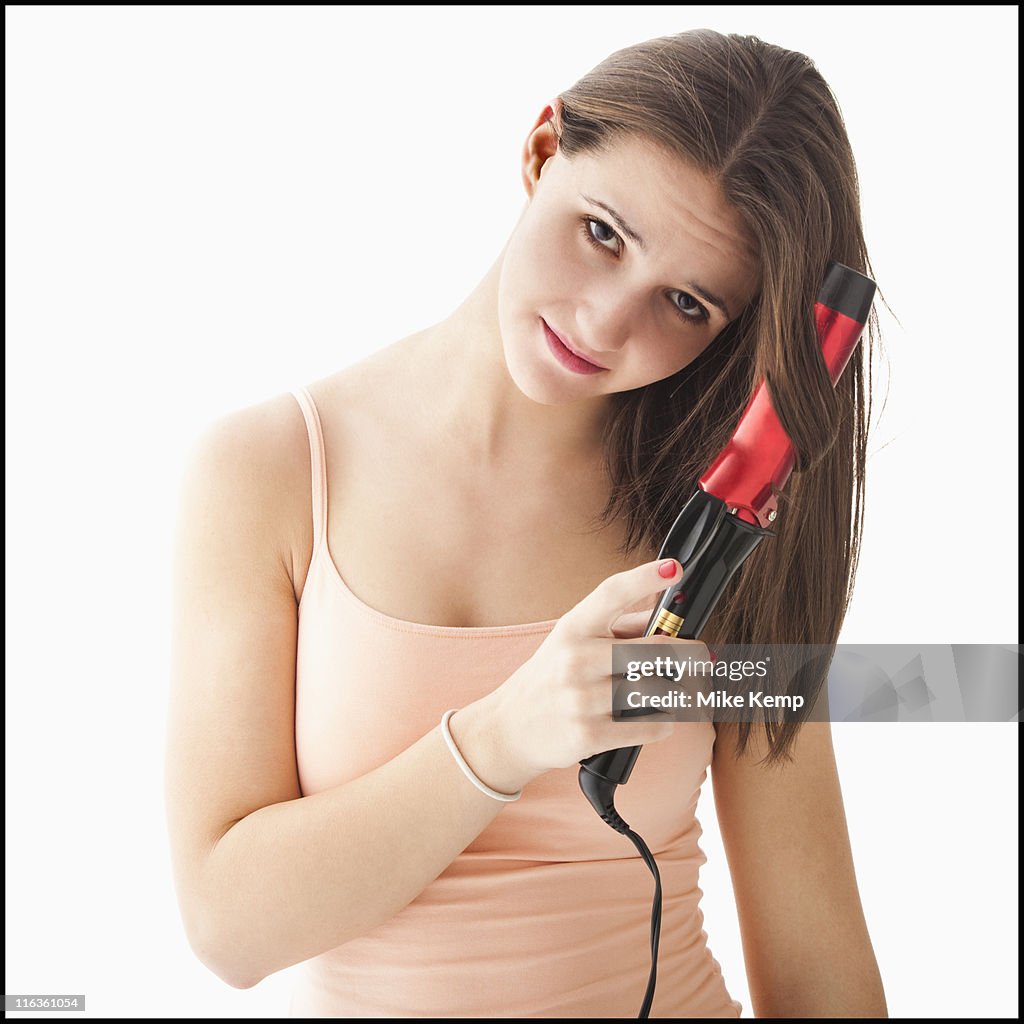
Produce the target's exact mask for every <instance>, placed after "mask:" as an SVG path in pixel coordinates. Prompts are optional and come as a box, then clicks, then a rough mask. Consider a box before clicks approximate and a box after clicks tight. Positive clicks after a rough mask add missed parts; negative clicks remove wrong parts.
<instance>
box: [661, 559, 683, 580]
mask: <svg viewBox="0 0 1024 1024" xmlns="http://www.w3.org/2000/svg"><path fill="white" fill-rule="evenodd" d="M678 568H679V563H678V562H677V561H676V560H675V559H674V558H670V559H669V560H668V561H667V562H662V563H661V565H659V566H658V575H659V576H662V577H664V578H665V579H667V580H670V579H671V578H672V577H673V576H675V574H676V570H677V569H678Z"/></svg>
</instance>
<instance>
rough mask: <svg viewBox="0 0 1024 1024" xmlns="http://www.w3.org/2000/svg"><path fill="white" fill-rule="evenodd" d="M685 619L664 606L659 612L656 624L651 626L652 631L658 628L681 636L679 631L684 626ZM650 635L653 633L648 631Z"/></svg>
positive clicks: (672, 634)
mask: <svg viewBox="0 0 1024 1024" xmlns="http://www.w3.org/2000/svg"><path fill="white" fill-rule="evenodd" d="M684 621H685V620H684V619H682V618H680V617H679V616H678V615H673V614H672V612H670V611H669V610H668V609H667V608H662V609H661V611H660V612H658V617H657V619H655V620H654V626H653V627H652V628H651V633H653V632H654V631H655V630H656V629H660V630H662V631H664V632H665V633H668V634H669V635H671V636H679V631H680V630H681V629H682V628H683V622H684ZM647 635H648V636H650V635H651V634H650V633H648V634H647Z"/></svg>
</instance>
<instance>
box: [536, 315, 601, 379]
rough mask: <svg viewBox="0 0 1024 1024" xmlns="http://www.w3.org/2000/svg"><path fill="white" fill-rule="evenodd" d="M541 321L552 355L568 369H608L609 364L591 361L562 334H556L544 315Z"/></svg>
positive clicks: (583, 370)
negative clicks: (568, 343) (604, 364)
mask: <svg viewBox="0 0 1024 1024" xmlns="http://www.w3.org/2000/svg"><path fill="white" fill-rule="evenodd" d="M540 322H541V323H542V324H543V325H544V336H545V338H546V339H547V343H548V348H549V349H551V353H552V355H554V357H555V358H556V359H557V360H558V361H559V362H560V363H561V364H562V366H564V367H565V368H566V369H567V370H572V372H573V373H602V372H603V371H605V370H607V369H608V367H607V366H599V365H598V364H597V363H593V362H591V361H590V360H589V359H587V358H586V357H584V356H582V355H579V354H578V353H577V352H574V351H573V350H572V349H571V348H569V346H568V345H567V344H566V343H565V342H564V341H563V340H562V337H561V335H559V334H556V333H555V332H554V331H553V330H552V329H551V328H550V327H549V326H548V323H547V321H546V320H545V319H544V317H541V318H540Z"/></svg>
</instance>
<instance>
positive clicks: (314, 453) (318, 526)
mask: <svg viewBox="0 0 1024 1024" xmlns="http://www.w3.org/2000/svg"><path fill="white" fill-rule="evenodd" d="M291 394H292V395H293V396H294V398H295V400H296V401H297V402H298V403H299V408H300V409H301V410H302V415H303V417H304V419H305V420H306V433H307V434H308V435H309V461H310V476H311V478H312V493H313V555H314V557H315V555H316V553H317V551H318V550H319V548H320V544H321V542H322V541H323V538H324V534H325V533H326V530H327V459H326V457H325V454H324V451H325V450H324V431H323V425H322V424H321V422H320V414H319V413H318V412H317V408H316V403H315V402H314V401H313V396H312V395H310V393H309V391H307V390H306V388H305V387H302V386H299V387H296V388H292V390H291Z"/></svg>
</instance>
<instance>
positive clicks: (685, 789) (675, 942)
mask: <svg viewBox="0 0 1024 1024" xmlns="http://www.w3.org/2000/svg"><path fill="white" fill-rule="evenodd" d="M291 393H292V394H293V395H294V397H295V399H296V401H297V402H298V403H299V406H300V407H301V409H302V413H303V415H304V417H305V420H306V427H307V429H308V431H309V443H310V454H311V461H312V496H313V554H312V561H311V564H310V567H309V573H308V576H307V579H306V583H305V589H304V590H303V593H302V600H301V602H300V604H299V628H298V649H297V664H296V679H295V746H296V755H297V761H298V771H299V781H300V784H301V787H302V793H303V795H310V794H312V793H317V792H320V791H322V790H325V789H329V788H331V787H333V786H337V785H340V784H341V783H344V782H346V781H348V780H351V779H354V778H357V777H359V776H360V775H364V774H365V773H366V772H368V771H371V770H372V769H373V768H375V767H377V766H378V765H381V764H383V763H385V762H387V761H389V760H391V758H393V757H395V756H396V755H397V754H399V753H401V751H403V750H404V749H406V748H407V747H409V746H411V745H412V744H413V743H415V742H416V741H417V740H418V739H419V738H420V737H422V736H423V735H425V734H426V733H427V732H429V731H430V730H431V729H434V728H437V726H438V723H439V722H440V719H441V716H442V714H443V713H444V712H445V711H446V710H447V709H448V708H456V707H462V706H464V705H466V704H469V703H471V702H472V701H474V700H477V699H479V698H480V697H483V696H484V695H485V694H487V693H490V692H491V691H492V690H493V689H495V688H496V687H497V686H499V685H500V684H501V683H502V682H503V681H504V680H505V679H507V678H508V676H510V675H511V674H512V673H513V672H514V671H515V670H516V669H517V668H518V667H519V666H520V665H521V664H522V663H523V662H524V661H526V660H527V659H528V658H529V657H530V656H531V655H532V654H533V653H534V651H536V649H537V648H538V647H539V646H540V644H541V642H542V641H543V639H544V637H545V636H546V635H547V634H548V632H549V631H550V630H551V629H552V628H553V627H554V625H555V622H556V621H557V620H552V621H550V622H529V623H524V624H521V625H510V626H495V627H491V626H481V627H455V626H430V625H425V624H422V623H417V622H409V621H406V620H404V619H398V618H394V617H392V616H390V615H386V614H383V613H382V612H379V611H376V610H375V609H373V608H371V607H369V606H368V605H366V604H364V603H363V602H362V601H361V600H360V599H359V597H357V596H356V595H355V594H354V593H353V592H352V591H351V590H349V588H348V586H347V585H346V583H345V581H344V579H343V578H342V576H341V574H340V573H339V572H338V569H337V565H336V563H335V561H334V558H333V556H332V552H331V550H330V547H329V544H328V539H327V533H326V528H327V475H326V468H325V467H326V462H325V458H324V442H323V431H322V429H321V424H320V418H319V415H318V412H317V409H316V405H315V404H314V402H313V399H312V397H311V395H310V394H309V392H308V391H307V390H306V389H305V388H304V387H300V388H296V389H295V390H293V391H292V392H291ZM337 554H340V555H342V557H343V556H344V552H338V553H337ZM648 607H653V605H652V604H649V605H648ZM567 610H568V609H567ZM371 687H372V693H371ZM713 741H714V728H713V726H712V725H711V724H710V723H679V724H677V726H676V734H675V735H674V736H673V737H672V738H670V739H668V740H663V741H661V742H659V743H656V744H651V745H650V746H648V747H646V748H645V749H644V752H643V754H642V755H641V757H640V759H639V760H638V761H637V764H636V768H635V770H634V771H633V774H632V776H631V778H630V780H629V783H628V784H627V785H625V786H622V787H620V788H619V790H618V793H617V796H616V806H617V807H618V809H619V812H620V813H621V814H622V816H623V817H624V818H625V820H626V821H628V822H629V823H630V825H631V826H632V827H633V828H634V829H635V830H636V831H638V832H639V833H640V835H642V836H643V837H644V839H645V840H646V842H647V844H648V846H650V848H651V850H652V851H653V853H654V855H655V857H656V858H657V861H658V866H659V868H660V871H661V876H662V886H663V892H664V895H663V900H664V903H663V910H662V932H661V948H660V953H659V958H658V985H657V991H656V994H655V999H654V1005H653V1007H652V1010H651V1017H738V1016H739V1015H740V1009H741V1008H740V1004H739V1003H738V1002H736V1001H735V1000H733V999H732V998H731V997H730V996H729V993H728V991H727V990H726V987H725V984H724V982H723V979H722V973H721V970H720V968H719V965H718V963H717V961H716V960H715V959H714V958H713V957H712V955H711V953H710V951H709V950H708V947H707V942H706V940H707V936H706V934H705V932H704V930H703V916H702V914H701V910H700V907H699V901H700V897H701V891H700V889H699V888H698V887H697V880H698V879H697V875H698V870H699V868H700V866H701V864H703V863H704V861H705V859H706V858H705V856H704V854H703V852H702V851H701V849H700V847H699V845H698V840H699V838H700V835H701V829H700V825H699V824H698V822H697V820H696V817H695V811H696V806H697V798H698V796H699V793H700V786H701V783H702V782H703V781H704V779H705V776H706V771H707V768H708V766H709V764H710V759H711V748H712V743H713ZM577 774H578V768H576V767H570V768H565V769H560V770H556V771H551V772H548V773H546V774H545V775H542V776H541V777H540V778H538V779H536V780H535V781H533V782H532V783H530V784H529V785H528V786H527V787H526V789H525V790H524V792H523V795H522V797H521V798H520V800H518V801H517V802H515V803H510V804H506V805H505V806H504V807H503V809H502V810H501V812H500V813H499V814H498V816H497V817H496V818H495V819H494V820H493V821H492V822H491V823H490V824H489V825H488V826H487V827H486V828H485V829H484V830H483V832H481V833H480V834H479V835H478V836H477V838H476V839H475V840H473V841H472V842H471V843H470V844H469V846H467V847H466V849H465V850H464V851H463V852H462V853H461V854H460V855H459V856H458V857H456V859H455V860H454V861H453V862H452V864H450V865H449V867H448V868H446V869H445V871H444V872H442V873H441V875H440V876H439V877H438V878H437V879H436V880H435V881H433V882H431V883H430V884H429V885H428V886H427V887H426V888H425V889H424V890H423V892H422V893H421V894H420V895H419V896H418V897H417V898H416V899H415V900H413V901H412V903H410V904H409V905H408V906H407V907H406V908H405V909H404V910H402V911H401V912H400V913H398V914H397V915H395V917H393V918H391V919H390V920H388V921H386V922H384V923H383V924H382V925H379V926H378V927H376V928H374V929H373V930H372V931H370V932H368V933H366V934H364V935H362V936H360V937H359V938H356V939H353V940H351V941H350V942H347V943H345V944H344V945H342V946H339V947H338V948H336V949H332V950H328V951H326V952H324V953H322V954H320V955H319V956H316V957H313V958H312V959H310V960H307V961H306V962H305V963H304V964H302V965H301V966H299V967H298V968H296V975H297V981H296V984H295V986H294V988H293V990H292V997H291V1006H290V1016H292V1017H476V1018H486V1017H636V1015H637V1013H638V1011H639V1009H640V1004H641V1003H642V1001H643V996H644V991H645V989H646V986H647V976H648V971H649V968H650V917H651V901H652V898H653V892H654V880H653V878H652V877H651V874H650V872H649V871H648V869H647V867H646V866H645V865H644V863H643V861H642V860H641V859H640V857H639V855H638V854H637V852H636V849H635V848H634V847H633V845H632V844H631V843H630V842H629V840H627V839H626V838H625V837H624V836H621V835H619V834H618V833H616V832H615V831H613V830H612V829H611V828H609V827H608V826H607V825H606V824H605V823H604V822H603V821H601V819H600V818H599V817H598V816H597V814H595V812H594V810H593V808H591V806H590V804H588V803H587V801H586V799H585V797H584V796H583V794H582V793H581V792H580V789H579V784H578V782H577ZM410 841H411V842H414V841H415V840H414V839H413V838H410Z"/></svg>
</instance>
